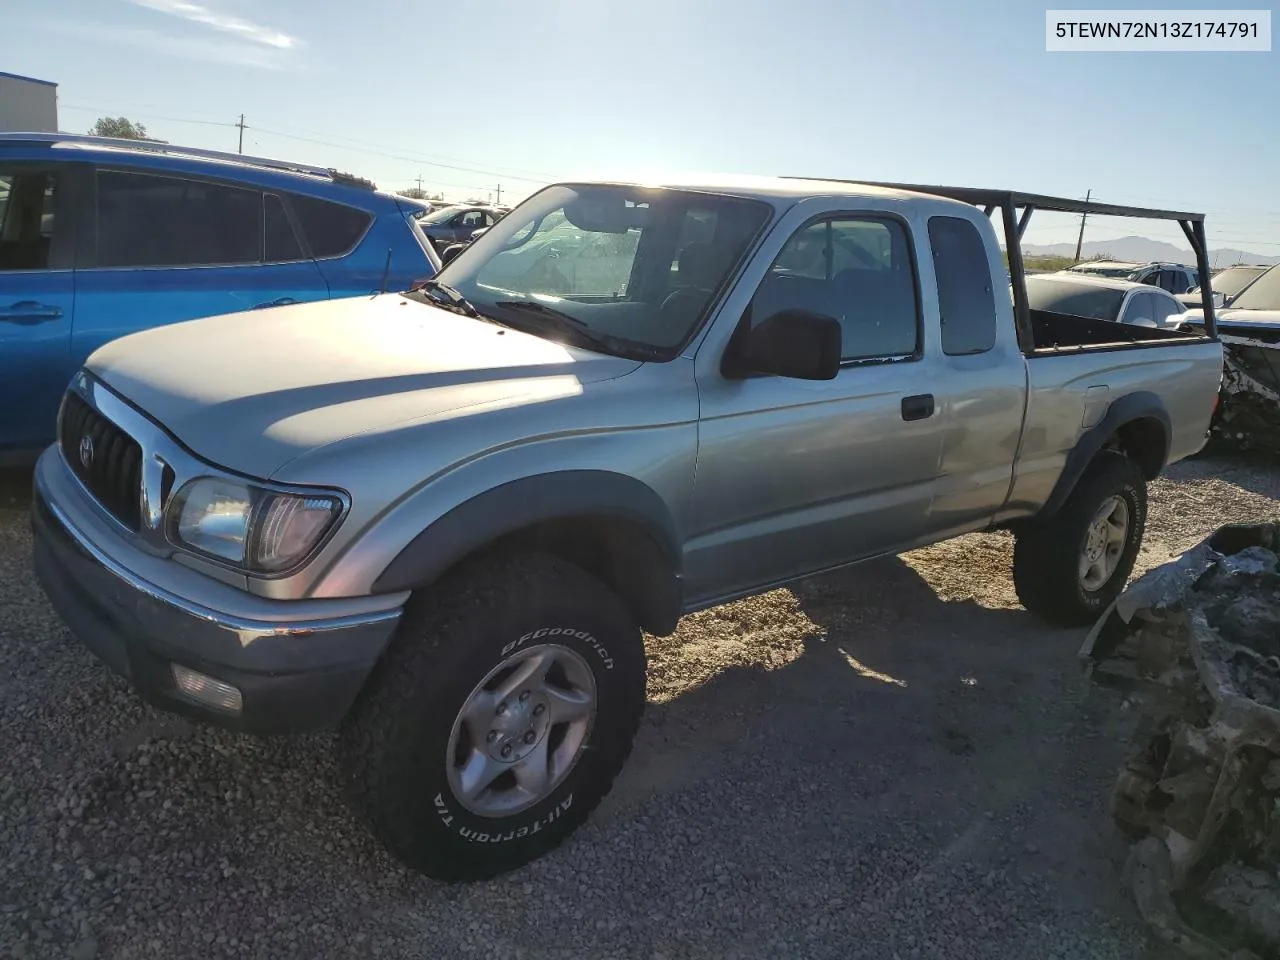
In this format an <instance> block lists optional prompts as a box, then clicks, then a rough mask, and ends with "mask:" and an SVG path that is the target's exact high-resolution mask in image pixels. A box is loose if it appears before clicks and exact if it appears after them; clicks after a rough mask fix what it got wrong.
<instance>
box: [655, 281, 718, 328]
mask: <svg viewBox="0 0 1280 960" xmlns="http://www.w3.org/2000/svg"><path fill="white" fill-rule="evenodd" d="M710 300H711V291H710V290H706V289H704V288H702V287H678V288H676V289H675V290H672V291H671V292H670V293H669V294H667V295H666V296H665V297H664V298H663V300H662V306H661V307H659V308H658V316H660V317H661V318H662V319H663V320H664V321H665V322H666V323H667V324H669V325H670V326H672V327H674V326H677V325H679V324H684V325H688V324H690V323H692V322H693V318H694V317H696V316H697V315H698V312H699V311H700V310H701V309H702V308H703V307H705V306H706V305H707V303H709V302H710Z"/></svg>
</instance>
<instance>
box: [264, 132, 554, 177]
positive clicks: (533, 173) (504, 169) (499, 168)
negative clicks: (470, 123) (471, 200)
mask: <svg viewBox="0 0 1280 960" xmlns="http://www.w3.org/2000/svg"><path fill="white" fill-rule="evenodd" d="M279 129H280V130H281V131H283V132H284V133H286V134H300V135H304V136H310V137H329V138H331V139H334V140H337V141H340V142H338V143H334V144H330V145H331V146H336V147H341V148H342V149H349V148H348V147H347V146H346V145H347V144H352V145H360V146H362V147H376V148H377V149H379V150H392V151H394V150H399V149H400V148H399V147H397V146H389V145H388V144H385V143H374V142H372V141H370V140H365V139H353V138H351V137H343V136H338V135H335V134H332V133H329V132H327V131H316V130H302V129H299V128H297V127H286V126H281V127H279ZM422 156H423V158H424V159H425V160H426V161H432V162H434V161H436V160H440V161H444V162H445V163H460V164H464V165H465V164H470V163H472V162H473V161H472V160H470V159H468V158H464V157H450V156H446V155H444V154H440V153H424V154H423V155H422ZM468 169H471V168H470V167H468ZM494 171H495V172H492V173H490V174H489V175H490V176H494V177H510V178H513V179H517V180H520V179H528V180H530V182H533V183H550V182H551V181H553V180H556V179H558V176H559V175H558V174H550V173H546V172H545V171H542V170H530V169H529V168H528V167H512V166H507V165H506V164H498V165H496V166H495V168H494ZM518 174H528V175H529V176H528V177H521V176H518ZM534 178H539V179H534Z"/></svg>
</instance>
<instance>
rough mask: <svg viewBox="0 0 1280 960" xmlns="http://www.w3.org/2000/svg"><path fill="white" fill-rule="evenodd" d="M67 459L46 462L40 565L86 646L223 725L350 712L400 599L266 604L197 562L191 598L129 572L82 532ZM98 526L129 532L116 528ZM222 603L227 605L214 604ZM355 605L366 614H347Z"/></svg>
mask: <svg viewBox="0 0 1280 960" xmlns="http://www.w3.org/2000/svg"><path fill="white" fill-rule="evenodd" d="M60 456H61V455H60V454H59V452H58V450H57V449H56V448H50V449H49V450H48V451H46V452H45V454H44V455H43V456H42V457H41V458H40V462H39V463H38V464H37V467H36V477H35V490H34V495H33V498H32V507H31V521H32V529H33V533H34V561H35V570H36V576H37V578H38V579H39V581H40V585H41V586H42V587H43V589H44V591H45V593H46V594H48V596H49V599H50V600H51V601H52V602H53V605H54V607H55V609H56V610H57V611H58V613H59V615H60V616H61V617H62V619H63V620H64V621H65V622H66V623H67V625H68V626H69V627H70V628H71V631H72V632H73V633H74V634H75V635H76V636H77V637H78V638H79V640H80V641H81V642H82V643H83V644H84V645H85V646H86V647H88V648H89V649H90V650H92V651H93V652H94V653H95V654H96V655H97V656H98V657H99V658H100V659H102V660H103V661H104V662H105V663H106V664H107V665H108V666H109V667H110V668H111V669H113V670H114V671H116V672H117V673H119V674H121V675H122V676H124V677H126V678H127V679H128V680H129V682H130V683H131V684H132V686H133V687H134V689H135V690H137V692H138V693H139V695H140V696H142V697H143V699H145V700H147V701H149V702H151V703H153V704H155V705H156V706H159V707H162V708H164V709H167V710H172V711H174V712H178V713H184V714H188V715H192V716H196V717H199V718H201V719H206V720H209V721H212V722H215V723H218V724H220V725H222V726H228V727H231V728H234V729H238V730H244V731H246V732H252V733H277V732H297V731H304V730H312V729H317V728H321V727H325V726H330V725H332V724H334V723H336V722H337V721H339V720H341V719H342V717H343V716H345V714H346V712H347V710H348V709H349V708H350V706H351V704H352V702H353V701H354V700H355V697H356V695H357V694H358V693H359V691H360V688H361V687H362V686H363V684H364V681H365V679H366V678H367V677H368V675H369V673H370V671H372V669H373V667H374V665H375V664H376V663H377V661H378V659H379V657H380V656H381V654H382V651H383V650H384V649H385V648H386V645H387V643H388V642H389V641H390V640H391V637H392V635H393V634H394V632H395V630H396V627H397V626H398V624H399V620H400V613H401V608H400V606H399V605H398V601H399V600H400V598H397V597H387V598H382V599H381V602H384V603H390V602H395V603H397V605H396V606H394V607H390V608H386V609H373V610H370V609H369V606H370V601H371V600H373V602H375V603H376V602H379V601H378V600H377V599H376V598H361V599H359V600H353V601H351V602H350V603H346V602H344V601H341V600H297V601H277V600H265V599H262V598H258V597H250V596H248V595H247V594H245V593H244V592H243V591H239V590H236V589H235V588H234V587H230V586H227V585H225V584H219V583H215V582H213V581H211V580H209V579H208V578H206V577H203V576H202V575H200V574H196V573H195V572H194V571H187V570H185V569H184V570H179V571H175V575H176V579H178V580H181V581H183V582H185V583H187V584H198V586H199V588H200V600H199V601H197V600H195V599H193V598H191V597H188V596H184V595H180V594H179V593H177V592H175V591H174V590H173V589H170V588H168V587H164V586H160V585H158V584H157V583H155V582H153V581H151V580H148V579H146V578H144V577H143V576H141V575H139V574H138V573H135V572H134V571H132V570H131V569H129V567H128V566H126V564H124V563H122V562H120V559H119V554H120V553H121V551H119V550H115V551H113V552H114V553H115V554H116V556H115V557H113V556H112V555H109V553H108V551H107V550H104V549H103V548H102V547H101V546H98V545H97V544H95V543H94V539H93V537H92V536H91V535H90V532H89V530H86V529H82V528H81V525H80V524H78V523H77V521H78V520H79V521H82V522H83V526H84V527H86V528H93V527H94V523H93V521H94V519H95V518H93V517H92V516H91V515H90V514H86V513H85V512H84V509H83V508H84V507H85V506H87V505H85V504H83V503H82V502H77V501H76V499H75V498H76V497H80V496H81V495H80V494H79V492H78V490H76V489H74V488H72V486H71V483H72V481H71V478H70V477H69V475H68V474H67V472H66V467H65V465H64V464H63V463H62V462H61V459H60ZM64 485H65V486H64ZM64 498H65V499H64ZM64 503H65V504H66V505H65V507H64V505H63V504H64ZM77 515H78V516H77ZM92 532H93V533H97V534H98V535H99V536H116V537H117V538H118V537H119V535H118V534H115V533H114V532H113V531H111V530H110V529H109V528H108V527H106V525H105V523H104V525H103V527H102V528H101V529H97V530H93V531H92ZM117 546H118V544H117ZM135 549H136V548H135ZM137 560H138V565H139V566H148V565H150V566H151V567H152V568H155V567H156V566H157V564H158V563H163V565H165V566H173V564H172V563H171V562H169V561H157V558H154V557H150V556H146V555H143V554H141V553H139V555H138V557H137ZM129 566H132V564H130V565H129ZM192 576H194V577H198V578H199V580H194V581H193V580H192V579H191V577H192ZM218 599H222V600H224V601H226V602H224V603H221V604H218V603H215V602H210V601H211V600H212V601H216V600H218ZM344 606H345V607H346V608H347V609H346V610H344V609H343V608H344ZM353 606H354V607H356V608H358V609H357V611H356V612H347V611H349V610H350V608H351V607H353ZM227 608H240V610H241V611H244V612H236V613H231V612H227ZM172 664H178V665H181V666H184V667H188V668H190V669H192V670H197V671H199V672H200V673H203V674H205V675H207V676H210V677H213V678H214V679H217V680H221V681H223V682H224V683H229V684H231V685H232V686H234V687H236V688H237V689H238V690H240V692H241V695H242V698H243V706H242V708H241V709H240V710H239V711H238V712H237V713H228V712H225V711H222V710H218V709H215V708H212V707H209V706H207V705H205V704H203V703H200V702H198V701H195V700H193V699H191V698H190V697H188V696H187V695H185V694H184V693H182V692H181V691H179V690H178V688H177V686H176V685H175V683H174V680H173V676H172Z"/></svg>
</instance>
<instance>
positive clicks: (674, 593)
mask: <svg viewBox="0 0 1280 960" xmlns="http://www.w3.org/2000/svg"><path fill="white" fill-rule="evenodd" d="M591 518H600V519H609V520H624V521H628V522H630V523H632V524H634V525H635V526H637V527H638V528H640V529H641V530H643V531H644V532H645V533H646V534H647V535H648V537H649V539H651V540H652V541H653V543H652V548H653V549H652V551H650V553H649V557H647V558H637V559H638V560H642V561H646V560H647V561H648V562H647V563H643V562H642V564H641V565H645V566H648V567H654V566H660V567H663V568H665V575H663V576H661V577H660V578H659V579H660V581H661V582H659V583H651V584H649V588H650V589H651V590H653V591H655V592H656V593H657V596H656V597H654V600H655V602H656V603H657V606H658V607H659V608H660V610H661V611H662V614H663V615H662V617H661V619H662V620H664V621H665V620H666V619H670V620H671V623H672V624H674V622H675V619H678V618H679V614H680V605H681V602H682V590H681V560H682V556H683V552H682V550H681V547H680V539H679V536H678V534H677V533H676V526H675V521H674V519H673V518H672V516H671V511H670V510H669V509H668V507H667V504H666V503H665V502H664V501H663V499H662V498H661V497H660V496H659V495H658V494H657V493H656V492H654V490H653V489H652V488H651V487H649V486H647V485H646V484H644V483H642V482H641V481H639V480H636V479H635V478H634V477H629V476H625V475H623V474H619V473H612V472H610V471H607V470H564V471H559V472H556V473H543V474H537V475H535V476H531V477H522V478H520V479H518V480H512V481H510V482H508V483H504V484H501V485H499V486H497V487H493V488H492V489H490V490H486V491H485V492H484V493H480V494H478V495H476V496H474V497H472V498H471V499H470V500H466V501H464V502H462V503H460V504H459V505H458V506H456V507H454V508H452V509H451V510H449V511H448V512H447V513H445V514H444V515H443V516H441V517H440V518H439V519H438V520H436V521H435V522H433V523H432V524H431V525H430V526H428V527H427V528H426V529H425V530H423V531H422V532H421V533H419V534H418V535H417V536H416V537H414V538H413V539H412V540H410V541H409V543H408V544H406V545H405V546H404V548H403V549H401V551H400V552H399V554H397V555H396V557H395V558H394V559H393V560H392V561H391V562H390V563H389V564H388V565H387V566H386V568H385V569H384V570H383V571H382V573H380V574H379V575H378V577H377V579H376V580H375V581H374V583H373V592H374V593H395V592H398V591H402V590H415V589H419V588H421V587H425V586H428V585H429V584H431V583H433V582H434V581H435V580H436V579H438V578H439V577H440V576H441V575H442V574H443V573H444V572H445V571H447V570H448V569H449V568H451V567H452V566H454V565H455V564H456V563H457V562H458V561H460V560H462V559H463V558H464V557H466V556H468V555H469V554H472V553H474V552H475V551H477V550H479V549H481V548H483V547H484V546H486V545H487V544H490V543H493V542H495V541H497V540H499V539H501V538H502V537H504V536H507V535H509V534H514V533H518V532H519V531H521V530H524V529H526V528H529V527H531V526H533V525H535V524H538V523H542V522H546V521H554V520H569V519H591ZM636 573H637V575H640V574H642V573H643V571H640V570H637V571H636ZM649 576H650V577H652V576H653V571H652V570H650V571H649Z"/></svg>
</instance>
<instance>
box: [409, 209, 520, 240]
mask: <svg viewBox="0 0 1280 960" xmlns="http://www.w3.org/2000/svg"><path fill="white" fill-rule="evenodd" d="M505 212H506V211H505V209H500V208H497V207H493V206H478V205H472V204H454V205H453V206H448V207H440V208H439V209H438V210H433V211H432V212H431V213H429V214H427V215H426V216H425V217H422V218H421V220H419V221H418V222H419V223H420V224H421V225H422V230H423V232H424V233H425V234H426V235H427V238H428V239H429V240H430V241H431V242H432V243H433V244H434V245H435V248H436V250H443V249H444V248H445V247H447V246H449V245H450V244H454V243H470V242H471V235H472V234H473V233H475V231H477V230H480V229H482V228H484V227H492V226H493V225H494V224H495V223H497V222H498V221H499V220H501V219H502V217H503V215H504V214H505Z"/></svg>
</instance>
